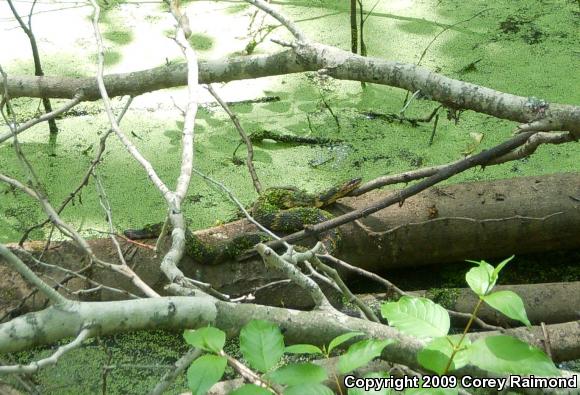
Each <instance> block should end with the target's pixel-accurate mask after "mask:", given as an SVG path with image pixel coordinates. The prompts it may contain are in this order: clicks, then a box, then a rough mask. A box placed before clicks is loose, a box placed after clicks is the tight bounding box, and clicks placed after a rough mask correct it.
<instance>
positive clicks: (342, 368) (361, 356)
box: [338, 339, 395, 374]
mask: <svg viewBox="0 0 580 395" xmlns="http://www.w3.org/2000/svg"><path fill="white" fill-rule="evenodd" d="M394 342H395V341H394V340H393V339H386V340H377V339H365V340H361V341H359V342H357V343H355V344H353V345H352V346H350V347H349V348H348V351H347V352H346V353H345V354H343V355H341V356H340V357H339V359H338V370H339V372H340V373H341V374H344V373H347V372H350V371H352V370H355V369H357V368H360V367H361V366H364V365H366V364H367V363H369V362H370V361H372V360H373V359H375V358H376V357H378V356H379V355H381V352H382V351H383V348H385V347H386V346H388V345H389V344H391V343H394Z"/></svg>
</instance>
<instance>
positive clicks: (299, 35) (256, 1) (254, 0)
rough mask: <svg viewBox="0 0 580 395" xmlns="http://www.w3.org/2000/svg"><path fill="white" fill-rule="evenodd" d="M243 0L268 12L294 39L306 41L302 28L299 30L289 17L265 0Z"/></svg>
mask: <svg viewBox="0 0 580 395" xmlns="http://www.w3.org/2000/svg"><path fill="white" fill-rule="evenodd" d="M244 1H246V2H247V3H250V4H252V5H254V6H256V7H258V8H259V9H261V10H262V11H264V12H265V13H267V14H270V15H271V16H272V17H274V18H275V19H276V20H277V21H278V22H280V23H281V24H282V25H284V27H286V29H288V30H289V31H290V33H292V35H293V36H294V38H296V40H298V41H308V39H307V37H306V35H305V34H304V33H303V32H302V30H300V28H298V26H296V24H295V23H294V22H292V21H291V20H290V19H288V18H287V17H286V16H284V15H283V14H281V13H280V12H278V11H276V10H275V9H274V8H272V7H271V6H270V5H269V4H268V3H266V2H265V1H262V0H244Z"/></svg>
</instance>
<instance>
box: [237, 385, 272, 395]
mask: <svg viewBox="0 0 580 395" xmlns="http://www.w3.org/2000/svg"><path fill="white" fill-rule="evenodd" d="M229 395H272V393H271V392H270V391H268V390H267V389H265V388H262V387H258V386H257V385H255V384H244V385H242V386H241V387H240V388H238V389H236V390H234V391H232V392H230V393H229Z"/></svg>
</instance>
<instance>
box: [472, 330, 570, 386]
mask: <svg viewBox="0 0 580 395" xmlns="http://www.w3.org/2000/svg"><path fill="white" fill-rule="evenodd" d="M468 354H469V355H468V357H469V363H470V364H472V365H475V366H477V367H479V368H481V369H484V370H487V371H490V372H493V373H497V374H518V375H530V374H533V375H537V376H558V375H559V374H560V372H559V370H558V369H557V368H556V366H555V365H554V362H552V361H551V360H550V358H548V356H547V355H546V354H544V353H543V352H542V351H541V350H539V349H537V348H535V347H532V346H530V345H529V344H527V343H524V342H522V341H521V340H519V339H516V338H513V337H509V336H493V337H485V338H482V339H479V340H477V341H476V342H474V343H473V344H472V345H471V347H469V351H468Z"/></svg>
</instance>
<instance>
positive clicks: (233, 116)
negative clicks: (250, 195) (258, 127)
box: [206, 84, 263, 194]
mask: <svg viewBox="0 0 580 395" xmlns="http://www.w3.org/2000/svg"><path fill="white" fill-rule="evenodd" d="M206 89H207V90H208V91H209V93H211V95H212V96H213V97H214V98H215V99H216V100H217V102H218V103H219V104H220V105H221V106H222V108H223V109H224V111H225V112H226V113H227V114H228V116H229V117H230V119H231V120H232V122H233V124H234V126H235V127H236V130H237V131H238V133H239V134H240V137H241V138H242V140H243V141H244V144H246V149H247V150H248V156H247V157H246V165H247V166H248V171H249V172H250V177H252V183H253V184H254V188H255V189H256V192H258V194H261V193H262V190H263V189H262V184H260V180H259V179H258V174H257V173H256V169H255V168H254V162H253V160H254V148H253V146H252V142H251V141H250V139H249V138H248V135H247V133H246V131H245V130H244V128H243V127H242V125H241V124H240V120H239V118H238V116H237V115H236V114H235V113H234V112H232V110H231V109H230V107H229V106H228V105H227V103H226V102H225V101H223V100H222V98H221V97H220V96H219V95H218V93H217V92H216V91H215V89H213V87H212V86H211V84H208V85H206Z"/></svg>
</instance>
